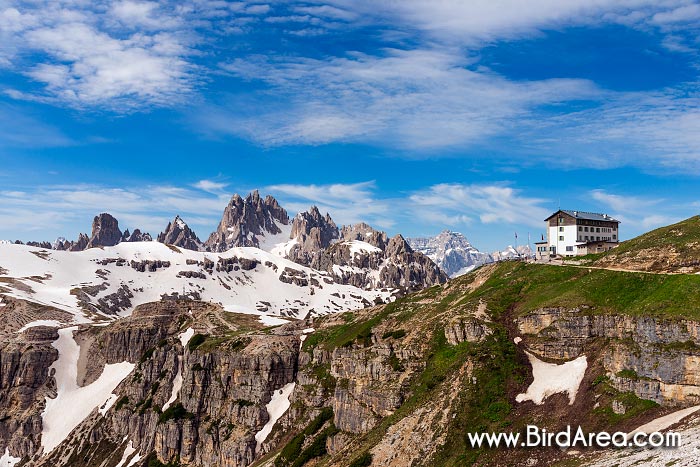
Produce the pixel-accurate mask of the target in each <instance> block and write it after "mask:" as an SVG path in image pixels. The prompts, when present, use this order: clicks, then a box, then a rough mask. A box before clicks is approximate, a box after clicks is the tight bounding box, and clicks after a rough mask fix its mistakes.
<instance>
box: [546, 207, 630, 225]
mask: <svg viewBox="0 0 700 467" xmlns="http://www.w3.org/2000/svg"><path fill="white" fill-rule="evenodd" d="M560 212H563V213H564V214H568V215H570V216H571V217H573V218H576V219H586V220H589V221H607V222H618V223H619V222H620V221H619V220H617V219H613V218H612V217H610V216H608V215H607V214H600V213H597V212H586V211H572V210H569V209H560V210H559V211H557V212H555V213H554V214H552V215H551V216H549V217H548V218H546V219H545V220H546V221H548V220H549V219H551V218H552V217H554V216H556V215H557V214H559V213H560Z"/></svg>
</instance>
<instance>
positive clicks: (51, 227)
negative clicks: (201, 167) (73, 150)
mask: <svg viewBox="0 0 700 467" xmlns="http://www.w3.org/2000/svg"><path fill="white" fill-rule="evenodd" d="M228 200H229V196H228V195H227V194H223V193H220V194H216V195H214V194H209V193H206V192H204V193H203V192H202V191H199V190H192V189H188V188H180V187H173V186H162V185H150V186H144V187H131V188H112V187H105V186H101V185H54V186H43V187H38V188H37V189H36V190H33V191H31V192H28V191H18V190H12V191H10V190H8V191H0V237H3V238H5V237H8V236H9V237H11V238H13V239H15V238H16V237H18V236H20V237H23V238H24V239H25V240H26V239H27V236H28V235H30V234H31V233H32V232H35V233H36V234H37V235H39V234H42V233H43V234H44V235H53V236H54V237H55V236H65V237H67V238H74V237H77V234H78V233H79V232H87V233H89V229H90V223H91V221H92V218H93V217H94V216H95V215H97V214H99V213H101V212H109V213H110V214H112V215H114V216H115V217H116V218H117V220H119V221H120V224H119V227H120V228H121V229H122V230H125V229H126V228H129V229H130V230H132V231H133V230H134V229H135V228H139V229H141V230H142V231H147V232H150V233H151V234H152V235H153V236H155V235H157V234H158V233H159V232H160V231H162V230H163V229H164V228H165V226H166V225H167V223H168V221H170V220H172V218H173V217H175V215H176V214H179V215H181V216H182V217H183V219H184V220H185V221H186V222H188V224H189V225H190V226H191V227H193V229H194V230H195V231H196V232H197V233H198V235H200V237H201V236H206V235H208V234H209V232H210V231H211V230H213V228H214V226H215V225H216V224H217V223H218V221H219V220H220V216H221V213H222V212H223V209H224V207H225V206H226V203H227V202H228ZM46 238H51V237H45V238H43V239H46Z"/></svg>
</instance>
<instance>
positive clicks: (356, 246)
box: [345, 240, 382, 257]
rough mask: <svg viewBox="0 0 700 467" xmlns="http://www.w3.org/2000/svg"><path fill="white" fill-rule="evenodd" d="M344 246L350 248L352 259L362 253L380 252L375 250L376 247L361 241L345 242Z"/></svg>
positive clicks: (377, 249)
mask: <svg viewBox="0 0 700 467" xmlns="http://www.w3.org/2000/svg"><path fill="white" fill-rule="evenodd" d="M345 244H346V245H348V246H349V247H350V256H353V257H354V256H355V255H356V254H362V253H363V252H367V253H377V252H381V251H382V250H381V249H380V248H377V247H376V246H374V245H370V244H369V243H367V242H363V241H361V240H351V241H349V242H345Z"/></svg>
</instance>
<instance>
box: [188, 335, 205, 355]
mask: <svg viewBox="0 0 700 467" xmlns="http://www.w3.org/2000/svg"><path fill="white" fill-rule="evenodd" d="M206 339H207V336H205V335H204V334H195V335H194V336H192V338H191V339H190V341H189V342H188V343H187V348H188V349H190V352H193V351H194V350H195V349H196V348H197V347H199V346H200V345H202V344H204V341H205V340H206Z"/></svg>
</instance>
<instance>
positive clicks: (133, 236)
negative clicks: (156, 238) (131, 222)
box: [121, 229, 153, 242]
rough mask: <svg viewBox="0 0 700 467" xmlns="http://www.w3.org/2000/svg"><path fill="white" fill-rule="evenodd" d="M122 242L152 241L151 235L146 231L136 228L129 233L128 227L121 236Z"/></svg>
mask: <svg viewBox="0 0 700 467" xmlns="http://www.w3.org/2000/svg"><path fill="white" fill-rule="evenodd" d="M121 241H122V242H152V241H153V237H151V234H149V233H148V232H146V233H142V232H141V230H139V229H136V230H134V232H133V233H129V229H126V230H125V231H124V234H123V235H122V238H121Z"/></svg>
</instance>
